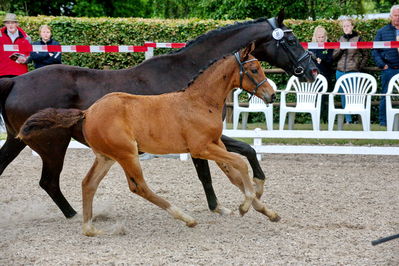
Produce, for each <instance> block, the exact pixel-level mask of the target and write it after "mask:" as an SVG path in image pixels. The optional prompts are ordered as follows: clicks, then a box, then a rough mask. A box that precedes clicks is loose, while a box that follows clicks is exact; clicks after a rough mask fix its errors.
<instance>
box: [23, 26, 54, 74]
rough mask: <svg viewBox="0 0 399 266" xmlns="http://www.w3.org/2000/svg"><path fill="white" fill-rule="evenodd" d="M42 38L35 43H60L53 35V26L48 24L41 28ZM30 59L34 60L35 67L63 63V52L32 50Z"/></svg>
mask: <svg viewBox="0 0 399 266" xmlns="http://www.w3.org/2000/svg"><path fill="white" fill-rule="evenodd" d="M39 35H40V40H39V41H37V42H34V43H33V45H59V43H58V42H57V41H55V40H53V39H52V38H51V37H52V36H51V28H50V26H48V25H41V26H40V28H39ZM29 58H30V61H33V64H34V65H35V68H39V67H43V66H47V65H52V64H61V53H60V52H55V53H53V52H31V53H30V57H29Z"/></svg>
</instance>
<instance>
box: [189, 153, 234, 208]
mask: <svg viewBox="0 0 399 266" xmlns="http://www.w3.org/2000/svg"><path fill="white" fill-rule="evenodd" d="M192 160H193V163H194V166H195V170H196V171H197V174H198V177H199V179H200V181H201V183H202V186H203V188H204V191H205V196H206V199H207V201H208V207H209V209H210V210H211V211H213V212H216V213H219V214H221V215H226V214H231V213H232V211H231V210H229V209H227V208H225V207H223V206H221V205H220V203H219V202H218V199H217V197H216V194H215V191H214V190H213V186H212V178H211V172H210V171H209V164H208V161H207V160H202V159H198V158H192Z"/></svg>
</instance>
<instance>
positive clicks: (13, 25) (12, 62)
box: [0, 13, 30, 78]
mask: <svg viewBox="0 0 399 266" xmlns="http://www.w3.org/2000/svg"><path fill="white" fill-rule="evenodd" d="M3 22H4V25H5V27H3V28H1V29H0V78H5V77H15V76H18V75H22V74H24V73H26V72H28V66H27V65H26V64H27V59H28V56H29V52H22V51H20V52H18V53H15V52H9V51H4V45H5V44H17V45H19V46H21V47H23V46H27V45H30V38H29V36H28V35H27V34H26V33H25V32H24V31H23V30H22V29H21V28H20V27H18V20H17V16H16V15H15V14H12V13H8V14H6V16H5V17H4V20H3ZM12 54H14V56H11V55H12Z"/></svg>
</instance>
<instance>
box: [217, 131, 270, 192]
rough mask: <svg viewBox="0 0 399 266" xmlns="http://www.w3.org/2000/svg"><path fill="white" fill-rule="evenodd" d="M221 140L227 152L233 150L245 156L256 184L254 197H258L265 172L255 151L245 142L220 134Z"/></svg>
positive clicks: (262, 187)
mask: <svg viewBox="0 0 399 266" xmlns="http://www.w3.org/2000/svg"><path fill="white" fill-rule="evenodd" d="M221 140H222V141H223V144H224V145H225V146H226V149H227V150H228V151H229V152H235V153H238V154H241V155H243V156H245V157H247V160H248V162H249V164H250V165H251V168H252V172H253V175H254V177H253V178H254V179H253V181H254V182H255V186H256V197H257V198H258V199H260V198H261V197H262V195H263V191H264V184H265V174H264V173H263V170H262V168H261V167H260V164H259V162H258V159H257V158H256V151H255V150H254V149H253V148H252V147H251V146H250V145H249V144H247V143H245V142H242V141H239V140H236V139H233V138H230V137H227V136H225V135H222V137H221Z"/></svg>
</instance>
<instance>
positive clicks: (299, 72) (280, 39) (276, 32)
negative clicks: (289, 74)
mask: <svg viewBox="0 0 399 266" xmlns="http://www.w3.org/2000/svg"><path fill="white" fill-rule="evenodd" d="M267 22H268V23H269V25H270V26H271V27H272V29H273V32H272V36H273V39H275V40H276V41H277V46H279V45H281V46H282V47H283V49H284V50H285V51H286V52H287V53H288V56H289V57H290V59H291V61H294V62H295V68H294V74H295V75H296V76H303V74H304V73H305V69H304V68H303V67H302V66H301V65H300V64H301V62H302V61H305V60H307V59H308V60H309V61H310V60H312V55H311V53H310V52H309V51H308V50H305V52H304V53H303V55H301V56H300V57H299V58H296V56H295V55H294V53H293V52H292V51H291V50H290V49H289V47H288V45H287V42H286V41H285V40H284V34H285V33H286V32H292V30H283V29H281V28H279V27H278V26H277V24H276V19H275V18H270V19H268V20H267Z"/></svg>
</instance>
